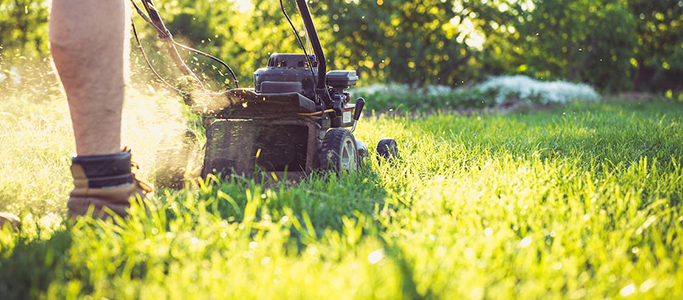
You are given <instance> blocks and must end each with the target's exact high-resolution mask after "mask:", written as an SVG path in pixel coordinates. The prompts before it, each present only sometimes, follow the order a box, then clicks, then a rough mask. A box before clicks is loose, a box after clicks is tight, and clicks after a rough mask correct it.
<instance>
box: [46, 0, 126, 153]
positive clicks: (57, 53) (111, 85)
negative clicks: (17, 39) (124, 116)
mask: <svg viewBox="0 0 683 300" xmlns="http://www.w3.org/2000/svg"><path fill="white" fill-rule="evenodd" d="M50 16H51V18H50V46H51V48H50V49H51V52H52V57H53V59H54V64H55V67H56V69H57V71H58V73H59V77H60V79H61V81H62V84H63V86H64V91H65V92H66V95H67V99H68V101H69V109H70V112H71V120H72V124H73V129H74V136H75V138H76V153H77V154H78V155H79V156H81V155H102V154H113V153H118V152H121V110H122V107H123V84H124V78H123V76H124V75H123V68H124V62H123V59H124V52H123V49H124V37H125V27H126V26H125V24H126V14H125V7H124V2H123V0H54V1H53V2H52V12H51V15H50Z"/></svg>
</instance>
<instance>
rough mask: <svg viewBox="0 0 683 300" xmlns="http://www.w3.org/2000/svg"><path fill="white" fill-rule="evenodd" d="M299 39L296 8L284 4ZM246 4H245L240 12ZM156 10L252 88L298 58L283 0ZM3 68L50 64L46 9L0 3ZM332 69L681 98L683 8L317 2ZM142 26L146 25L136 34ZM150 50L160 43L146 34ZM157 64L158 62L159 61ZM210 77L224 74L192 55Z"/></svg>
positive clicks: (522, 0)
mask: <svg viewBox="0 0 683 300" xmlns="http://www.w3.org/2000/svg"><path fill="white" fill-rule="evenodd" d="M284 2H285V7H286V9H287V11H288V13H289V14H290V16H291V18H292V21H293V22H294V25H295V27H296V28H297V29H298V30H299V34H300V35H301V36H302V38H303V35H304V28H303V24H302V22H301V20H300V17H299V15H298V11H297V9H296V6H295V5H294V1H284ZM239 3H240V4H243V3H242V2H241V1H240V2H239ZM251 5H252V6H251V7H249V8H247V9H245V7H243V6H240V5H239V4H238V2H236V0H229V1H218V0H202V1H190V0H176V1H163V0H158V1H157V6H158V7H159V8H160V11H161V14H162V17H164V19H165V20H166V22H167V25H168V27H169V29H170V30H171V31H172V32H173V33H174V35H175V36H176V37H177V38H179V40H182V41H183V42H185V43H187V44H189V45H191V46H194V47H197V48H200V49H201V50H204V51H206V52H209V53H211V54H214V55H216V56H218V57H220V58H222V59H224V60H226V61H227V62H228V63H229V64H230V65H231V66H232V67H233V68H234V69H235V71H236V73H237V74H238V76H239V79H240V81H241V82H242V83H243V85H244V86H248V85H250V82H251V80H252V73H253V71H255V70H256V69H257V68H259V67H262V66H264V65H265V63H266V61H267V58H268V56H270V54H272V53H274V52H301V49H300V47H299V45H298V42H297V41H296V38H295V36H294V34H293V33H292V30H291V28H290V25H289V24H288V23H287V20H286V19H285V18H284V16H283V15H282V12H281V10H280V6H279V2H278V1H265V0H252V1H251ZM0 6H1V7H2V10H1V11H2V13H1V14H0V28H2V30H1V33H0V45H2V47H3V53H2V57H3V58H7V57H9V56H12V55H14V54H11V53H13V52H11V51H8V49H18V50H16V51H20V53H22V55H28V56H41V55H42V56H45V55H47V47H46V44H47V30H46V26H45V23H46V20H47V5H46V2H45V1H30V0H0ZM310 6H311V10H312V12H313V15H314V20H315V22H316V25H317V27H318V32H319V35H320V38H321V40H322V43H323V46H324V48H325V51H326V55H327V59H328V65H329V66H330V68H336V69H356V70H358V71H359V73H360V74H361V78H362V81H363V82H398V83H407V84H412V85H418V86H419V85H424V84H444V85H450V86H456V85H461V84H463V83H469V82H477V81H481V80H483V79H485V78H486V77H487V76H490V75H502V74H525V75H529V76H532V77H536V78H539V79H565V80H571V81H577V82H579V81H580V82H585V83H589V84H592V85H594V86H597V87H598V88H601V89H603V90H610V91H618V90H628V89H632V88H637V89H639V90H651V91H663V90H672V89H673V90H682V89H683V87H682V83H681V80H680V78H681V77H682V76H683V17H682V12H683V1H681V0H422V1H417V0H372V1H360V0H330V1H319V2H318V1H315V2H311V3H310ZM140 25H141V23H140ZM141 35H142V36H143V41H144V42H145V43H146V44H147V45H151V44H152V43H153V42H154V41H153V38H154V32H153V31H152V30H151V29H149V28H147V29H145V30H141ZM152 56H154V58H155V59H156V61H157V64H159V63H162V64H163V59H162V56H163V55H160V54H156V53H152ZM187 58H188V60H189V61H190V62H193V65H194V67H196V68H201V69H202V70H203V71H205V72H204V73H205V74H207V75H206V76H207V77H210V78H218V79H219V80H218V82H219V83H220V84H224V85H225V84H226V83H227V81H226V80H227V79H228V78H227V76H226V74H227V73H226V72H225V71H224V70H221V69H220V68H216V67H215V66H212V65H210V64H209V62H208V61H206V60H204V59H201V58H198V57H194V56H192V55H189V54H188V56H187Z"/></svg>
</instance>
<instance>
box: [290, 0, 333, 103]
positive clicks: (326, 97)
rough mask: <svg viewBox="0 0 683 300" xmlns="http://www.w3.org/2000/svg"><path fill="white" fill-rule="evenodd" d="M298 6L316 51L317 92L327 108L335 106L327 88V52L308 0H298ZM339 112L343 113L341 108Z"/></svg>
mask: <svg viewBox="0 0 683 300" xmlns="http://www.w3.org/2000/svg"><path fill="white" fill-rule="evenodd" d="M296 6H297V8H298V9H299V13H300V14H301V19H302V20H303V21H304V27H306V33H307V34H308V38H309V40H310V41H311V46H312V47H313V53H315V60H317V61H318V67H317V69H318V81H317V86H316V89H315V90H316V91H315V92H316V94H319V95H320V96H321V98H322V100H323V102H324V103H325V106H326V107H327V108H334V107H333V105H332V97H330V92H329V91H328V90H327V63H326V60H325V53H324V52H323V46H322V44H321V43H320V38H319V37H318V32H317V31H316V29H315V24H313V17H312V16H311V11H310V10H309V9H308V3H306V0H296ZM335 111H336V109H335ZM337 113H338V114H340V115H341V109H340V110H339V111H338V112H337Z"/></svg>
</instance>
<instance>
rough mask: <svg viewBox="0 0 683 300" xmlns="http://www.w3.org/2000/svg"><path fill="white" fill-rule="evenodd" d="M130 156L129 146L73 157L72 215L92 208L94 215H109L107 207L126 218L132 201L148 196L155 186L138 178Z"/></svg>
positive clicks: (70, 215) (70, 199)
mask: <svg viewBox="0 0 683 300" xmlns="http://www.w3.org/2000/svg"><path fill="white" fill-rule="evenodd" d="M130 157H131V155H130V150H128V149H127V148H126V149H124V150H123V151H122V152H121V153H117V154H110V155H93V156H76V157H74V158H73V160H72V164H71V174H72V175H73V177H74V190H73V191H72V192H71V196H70V197H69V201H68V202H67V207H68V209H69V217H70V218H73V217H75V216H82V215H85V214H87V213H88V210H89V209H90V208H91V207H92V209H93V211H92V216H93V217H97V218H103V219H108V218H110V217H111V215H110V213H109V212H108V211H106V210H105V209H104V208H105V207H106V208H109V209H110V210H111V212H112V213H114V214H117V215H119V216H121V217H125V216H126V215H127V214H128V212H127V210H128V208H130V204H131V201H136V199H144V198H146V196H147V194H149V193H151V192H152V188H151V187H150V186H149V185H148V184H146V183H145V182H143V181H140V180H138V179H137V178H135V174H134V173H133V172H132V168H133V165H132V164H131V158H130Z"/></svg>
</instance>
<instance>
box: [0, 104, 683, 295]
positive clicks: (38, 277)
mask: <svg viewBox="0 0 683 300" xmlns="http://www.w3.org/2000/svg"><path fill="white" fill-rule="evenodd" d="M132 98H133V99H137V100H135V101H134V102H135V103H129V104H128V105H129V108H130V107H131V106H133V108H136V107H137V108H138V109H133V110H132V111H133V112H132V113H130V114H129V115H128V117H129V118H130V119H131V120H133V121H134V122H132V123H131V124H134V125H129V126H127V127H126V128H127V129H128V130H129V131H130V130H131V128H132V129H136V128H142V130H137V131H135V130H133V132H135V134H133V135H130V134H129V135H128V136H127V143H128V144H130V145H132V146H133V149H137V150H138V151H137V152H136V153H140V154H141V155H140V156H138V157H139V158H142V159H139V160H140V162H141V163H142V164H143V170H144V169H145V168H146V169H147V171H146V172H147V173H143V177H145V178H147V179H153V172H152V171H150V170H153V169H154V164H153V162H150V161H154V159H153V154H145V152H146V151H147V152H150V151H148V150H151V149H154V147H155V145H158V142H159V141H160V140H161V139H162V138H161V137H159V136H158V132H159V131H158V130H155V129H154V128H167V126H165V125H159V124H158V123H159V122H160V120H167V119H164V118H163V117H150V116H153V115H154V114H156V113H158V115H160V116H168V115H171V114H169V113H168V111H175V110H173V109H168V108H166V106H164V105H161V104H158V103H157V104H155V103H156V102H154V101H152V102H144V101H138V100H139V99H142V97H132ZM22 101H23V102H22ZM156 101H157V102H159V103H163V102H162V100H156ZM368 101H372V99H368ZM7 103H9V104H7ZM18 103H25V105H24V104H22V105H18ZM144 103H146V104H144ZM0 105H3V106H2V109H3V111H6V112H7V113H6V114H3V115H2V118H1V119H0V126H2V127H0V142H2V143H3V145H4V147H2V148H0V149H2V150H0V151H2V152H1V153H0V154H1V155H2V156H3V158H4V160H5V162H4V163H3V164H2V167H1V168H0V174H2V175H0V176H2V177H0V191H1V193H0V201H2V202H0V205H1V206H2V207H4V209H1V210H9V211H12V212H15V213H19V214H22V216H23V218H24V226H23V227H22V230H21V231H20V232H18V233H10V232H9V231H7V230H6V231H4V232H2V233H0V295H4V296H3V297H2V298H3V299H11V298H24V297H30V298H56V299H76V298H79V299H80V298H83V297H85V296H88V295H89V296H92V298H93V299H100V298H109V299H112V298H114V299H159V298H173V299H226V298H228V299H230V298H232V299H509V298H520V299H534V298H536V299H538V298H540V299H547V298H563V299H565V298H566V299H586V298H587V299H603V298H621V297H624V298H633V299H636V298H638V299H657V298H670V299H676V298H681V297H683V272H681V271H679V268H680V265H681V264H682V263H683V256H682V251H683V240H682V238H683V215H682V214H681V196H682V195H683V169H682V168H681V162H682V160H683V147H682V145H683V105H681V104H675V103H664V102H661V103H660V102H654V103H641V104H638V103H621V102H603V103H593V104H586V103H577V104H570V105H568V106H564V107H556V108H554V109H552V110H550V111H539V112H526V113H519V114H507V115H488V114H478V115H477V114H475V115H473V116H470V117H465V116H459V115H452V114H447V113H441V114H432V115H428V116H427V115H423V116H411V117H390V116H379V117H368V118H366V119H364V120H363V121H362V122H361V124H360V126H359V128H358V130H357V134H356V135H357V137H358V138H361V139H363V140H364V141H365V142H366V143H367V144H368V145H374V144H376V142H377V141H378V140H379V139H380V138H382V137H394V138H395V139H396V140H397V141H398V142H399V147H400V153H401V157H400V159H398V160H395V161H393V162H386V161H378V160H377V159H375V158H372V159H371V160H370V161H368V162H367V164H366V165H365V167H364V169H363V170H362V171H361V172H360V173H359V174H355V175H344V176H333V175H316V176H313V177H311V178H309V179H307V180H305V181H304V182H301V183H300V184H296V185H287V184H280V185H277V184H276V185H271V186H261V185H258V184H256V183H254V182H253V181H248V180H233V181H230V182H226V181H219V180H216V179H212V178H209V179H207V180H206V181H203V182H201V183H200V184H198V185H197V186H196V187H193V188H188V189H185V190H181V191H171V190H159V191H157V197H156V199H155V200H154V203H153V205H152V207H151V213H150V214H149V215H147V214H145V213H144V212H142V211H140V210H137V209H134V210H133V211H132V213H131V217H130V218H129V219H127V220H126V221H123V222H122V224H121V226H113V225H110V224H105V223H103V222H101V221H93V220H88V219H81V221H79V222H78V223H76V224H75V225H69V226H67V224H65V222H62V223H59V222H57V223H56V224H55V221H54V218H53V217H52V218H51V217H49V216H53V215H50V213H55V214H57V215H60V216H61V215H64V207H65V201H66V197H67V194H68V191H69V188H70V183H69V182H68V181H69V175H68V173H67V172H68V170H67V168H68V164H69V157H70V155H71V153H72V151H73V146H72V142H71V140H70V133H69V131H68V128H69V127H68V126H69V123H68V119H67V117H66V115H65V113H66V108H65V105H64V104H63V103H62V102H56V101H42V102H41V101H32V100H29V99H22V98H21V97H18V96H15V97H10V98H9V100H8V101H6V102H5V104H2V102H0ZM18 107H21V108H18ZM140 108H145V109H146V110H145V109H140ZM150 110H151V111H152V112H150ZM153 113H154V114H153ZM8 115H11V116H12V117H7V116H8ZM175 116H177V115H175ZM171 119H173V120H177V118H171ZM41 122H44V123H41ZM136 122H137V123H136ZM151 152H153V151H151ZM29 212H30V214H29ZM46 216H48V217H46Z"/></svg>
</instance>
